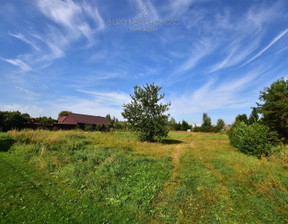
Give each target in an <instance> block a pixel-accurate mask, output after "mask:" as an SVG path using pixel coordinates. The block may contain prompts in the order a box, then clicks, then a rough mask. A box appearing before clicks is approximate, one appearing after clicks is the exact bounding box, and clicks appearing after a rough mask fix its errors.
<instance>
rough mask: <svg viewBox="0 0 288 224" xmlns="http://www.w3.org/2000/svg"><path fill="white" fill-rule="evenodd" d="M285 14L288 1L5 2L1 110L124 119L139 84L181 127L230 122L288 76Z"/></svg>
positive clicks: (0, 21) (0, 30)
mask: <svg viewBox="0 0 288 224" xmlns="http://www.w3.org/2000/svg"><path fill="white" fill-rule="evenodd" d="M287 11H288V1H286V0H283V1H268V0H267V1H261V0H254V1H253V0H247V1H246V0H238V1H231V0H227V1H224V0H223V1H221V0H201V1H200V0H178V1H175V0H168V1H160V0H117V1H116V0H114V1H112V0H94V1H92V0H91V1H88V0H86V1H85V0H77V1H76V0H75V1H72V0H62V1H60V0H38V1H37V0H16V1H10V0H1V2H0V49H1V51H0V95H1V98H0V110H2V111H3V110H8V111H14V110H19V111H21V112H28V113H29V114H30V115H32V116H35V117H36V116H37V117H38V116H52V117H54V118H57V115H58V113H59V112H60V111H62V110H70V111H73V112H75V113H85V114H92V115H102V116H105V115H106V114H108V113H109V114H111V115H115V116H116V117H118V118H120V119H121V112H122V104H123V103H127V102H129V101H130V96H129V94H131V93H133V86H134V85H136V84H137V85H143V84H145V83H152V82H154V83H156V84H158V85H160V86H162V87H163V89H162V90H163V92H164V93H165V94H166V95H165V100H166V101H171V107H170V111H169V112H170V114H171V116H172V117H174V118H175V119H176V120H177V121H181V120H182V119H185V120H186V121H188V122H189V123H197V124H201V122H202V114H203V112H207V113H208V115H209V116H211V118H212V122H213V123H216V121H217V119H218V118H223V119H224V120H225V121H226V122H227V123H231V122H233V120H234V118H235V116H236V115H237V114H240V113H247V114H248V115H249V113H250V111H251V109H250V108H251V107H253V106H255V102H257V101H258V97H259V92H260V91H261V90H263V88H264V87H266V86H269V85H270V84H271V83H272V82H273V81H275V80H277V79H279V78H281V77H285V78H286V77H287V75H288V64H287V58H288V14H287ZM137 23H138V24H137ZM148 31H149V32H148Z"/></svg>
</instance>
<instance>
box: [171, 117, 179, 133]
mask: <svg viewBox="0 0 288 224" xmlns="http://www.w3.org/2000/svg"><path fill="white" fill-rule="evenodd" d="M177 126H178V124H177V122H176V120H175V119H174V118H173V117H171V118H170V121H169V129H170V130H172V131H176V130H177Z"/></svg>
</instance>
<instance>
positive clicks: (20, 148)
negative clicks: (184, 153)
mask: <svg viewBox="0 0 288 224" xmlns="http://www.w3.org/2000/svg"><path fill="white" fill-rule="evenodd" d="M8 135H9V138H10V139H12V140H13V141H15V142H16V143H15V144H14V145H13V146H12V147H11V148H10V150H9V153H10V154H11V155H12V156H13V158H14V160H15V159H16V158H17V159H19V161H23V162H24V163H28V164H29V165H30V166H31V167H35V168H38V169H39V170H41V172H44V173H48V174H49V175H50V177H54V178H55V179H56V180H58V181H59V183H62V184H64V185H65V186H67V187H69V188H71V189H72V191H74V192H75V193H77V194H78V195H79V199H77V200H79V204H78V205H79V206H82V205H86V206H87V207H86V206H85V207H86V208H87V210H88V211H89V212H88V211H85V210H84V211H82V213H83V214H82V215H81V216H80V214H78V215H79V217H81V219H80V220H82V219H83V217H85V218H84V220H85V221H84V222H85V223H86V222H91V223H92V222H93V223H102V222H103V223H105V222H109V223H118V222H121V223H131V222H132V223H138V222H140V220H142V221H141V222H144V221H145V220H148V219H150V217H151V216H152V215H153V213H154V210H153V207H152V201H153V199H154V196H155V195H156V194H157V193H158V192H159V191H160V190H161V188H162V185H163V182H164V181H165V179H167V178H168V177H169V174H170V169H171V163H170V160H169V158H167V157H166V158H165V157H164V158H162V159H155V158H151V157H149V156H146V155H144V154H139V153H137V152H135V151H134V150H133V148H132V147H131V146H133V145H135V144H136V137H135V136H134V135H132V134H130V133H100V132H92V133H85V132H82V131H58V132H50V131H43V130H39V131H38V130H37V131H31V130H25V131H20V132H17V131H11V132H9V133H8ZM41 184H43V185H45V184H46V183H41ZM56 197H58V196H56ZM57 200H60V201H61V196H60V197H59V198H58V199H57ZM63 200H64V199H63ZM63 203H64V201H61V203H60V204H63ZM95 205H96V207H95ZM12 207H13V206H12ZM88 207H89V209H88ZM93 207H94V209H93ZM77 209H79V208H77ZM77 209H76V211H75V212H76V214H77V212H78V213H79V211H78V210H77ZM107 211H109V212H110V213H111V214H110V215H109V214H107ZM27 212H28V213H29V211H27ZM41 212H42V213H43V214H44V213H45V211H41V210H40V213H41ZM92 213H98V214H97V216H98V218H96V217H90V216H91V214H92ZM119 213H120V214H119ZM117 214H118V215H117ZM30 215H31V214H30ZM64 216H67V214H65V215H64ZM68 217H70V216H69V215H68ZM119 217H120V218H119ZM2 218H3V219H4V220H7V218H8V217H7V216H4V217H2ZM76 220H77V219H76ZM97 220H98V221H97ZM78 221H79V220H78ZM82 221H83V220H82ZM82 221H81V222H82Z"/></svg>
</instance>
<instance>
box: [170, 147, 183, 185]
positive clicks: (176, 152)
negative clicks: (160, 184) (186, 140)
mask: <svg viewBox="0 0 288 224" xmlns="http://www.w3.org/2000/svg"><path fill="white" fill-rule="evenodd" d="M184 151H185V145H183V144H178V145H176V147H175V150H174V152H173V154H172V158H173V160H172V164H173V166H174V168H173V171H172V178H171V179H172V180H174V181H175V180H176V178H177V176H178V173H177V168H178V164H179V161H180V157H181V156H182V155H183V154H184Z"/></svg>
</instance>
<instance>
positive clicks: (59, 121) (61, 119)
mask: <svg viewBox="0 0 288 224" xmlns="http://www.w3.org/2000/svg"><path fill="white" fill-rule="evenodd" d="M66 118H67V116H63V117H61V118H60V119H59V120H58V123H63V121H65V119H66Z"/></svg>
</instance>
